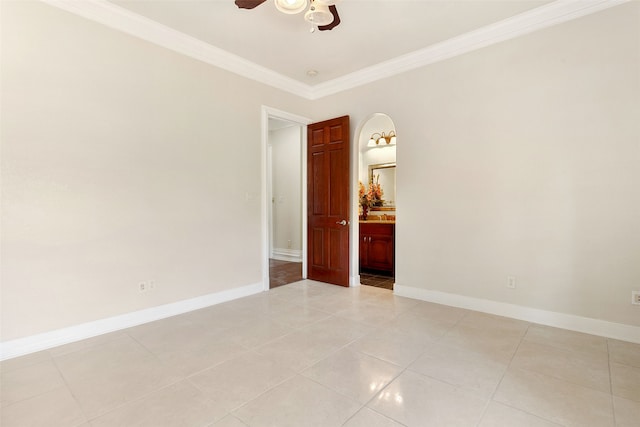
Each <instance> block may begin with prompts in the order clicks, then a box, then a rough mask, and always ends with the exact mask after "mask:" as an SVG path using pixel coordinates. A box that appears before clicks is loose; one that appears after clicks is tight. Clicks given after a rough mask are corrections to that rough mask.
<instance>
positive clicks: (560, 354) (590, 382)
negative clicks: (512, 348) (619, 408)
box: [511, 341, 611, 393]
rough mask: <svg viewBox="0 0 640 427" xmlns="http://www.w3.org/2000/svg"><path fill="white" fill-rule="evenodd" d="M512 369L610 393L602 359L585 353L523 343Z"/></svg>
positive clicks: (607, 370)
mask: <svg viewBox="0 0 640 427" xmlns="http://www.w3.org/2000/svg"><path fill="white" fill-rule="evenodd" d="M511 366H512V367H515V368H520V369H526V370H529V371H533V372H538V373H540V374H545V375H549V376H551V377H554V378H558V379H561V380H565V381H569V382H571V383H574V384H578V385H581V386H584V387H590V388H593V389H596V390H600V391H603V392H606V393H609V392H610V391H611V386H610V379H609V364H608V363H607V361H606V360H603V359H602V358H601V357H599V356H596V357H593V356H591V355H590V354H589V353H586V352H582V351H567V350H563V349H561V348H558V347H552V346H549V345H544V344H538V343H535V342H530V341H525V342H523V343H522V344H521V345H520V347H519V348H518V351H517V352H516V355H515V356H514V357H513V361H512V362H511Z"/></svg>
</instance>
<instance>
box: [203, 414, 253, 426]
mask: <svg viewBox="0 0 640 427" xmlns="http://www.w3.org/2000/svg"><path fill="white" fill-rule="evenodd" d="M211 427H249V426H248V425H246V424H245V423H243V422H242V421H240V420H239V419H238V418H236V417H234V416H233V415H227V416H226V417H224V418H223V419H221V420H220V421H216V422H215V423H213V425H212V426H211Z"/></svg>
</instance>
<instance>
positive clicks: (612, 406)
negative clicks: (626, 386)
mask: <svg viewBox="0 0 640 427" xmlns="http://www.w3.org/2000/svg"><path fill="white" fill-rule="evenodd" d="M607 367H608V368H609V396H611V413H612V414H613V425H614V426H616V425H618V424H617V422H616V405H615V402H614V398H613V375H612V374H611V348H610V347H609V338H607Z"/></svg>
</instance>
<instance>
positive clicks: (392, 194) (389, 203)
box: [369, 163, 396, 210]
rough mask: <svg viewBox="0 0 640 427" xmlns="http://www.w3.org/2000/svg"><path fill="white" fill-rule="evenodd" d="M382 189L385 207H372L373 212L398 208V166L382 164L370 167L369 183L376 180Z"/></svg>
mask: <svg viewBox="0 0 640 427" xmlns="http://www.w3.org/2000/svg"><path fill="white" fill-rule="evenodd" d="M376 177H378V182H379V183H380V187H381V188H382V193H383V194H382V199H383V200H384V206H382V207H372V208H371V210H385V208H395V206H396V164H395V163H380V164H376V165H369V182H371V181H374V182H375V180H376Z"/></svg>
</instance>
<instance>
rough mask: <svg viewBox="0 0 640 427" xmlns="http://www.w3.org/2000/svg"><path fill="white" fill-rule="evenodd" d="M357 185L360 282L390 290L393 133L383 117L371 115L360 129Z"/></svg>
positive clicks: (393, 219)
mask: <svg viewBox="0 0 640 427" xmlns="http://www.w3.org/2000/svg"><path fill="white" fill-rule="evenodd" d="M389 135H393V138H391V137H389ZM385 136H387V137H386V138H385ZM358 181H359V182H358V188H359V193H358V217H359V221H358V245H357V249H358V257H357V259H358V272H359V282H360V284H362V285H368V286H376V287H380V288H385V289H390V290H393V285H394V282H395V266H396V257H395V254H396V250H395V235H396V232H395V229H396V130H395V125H394V123H393V121H392V120H391V118H390V117H389V116H387V115H386V114H383V113H375V114H372V115H371V116H369V118H368V119H367V120H366V121H365V122H364V124H363V125H362V128H361V129H360V133H359V137H358Z"/></svg>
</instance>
